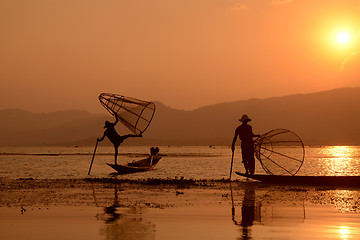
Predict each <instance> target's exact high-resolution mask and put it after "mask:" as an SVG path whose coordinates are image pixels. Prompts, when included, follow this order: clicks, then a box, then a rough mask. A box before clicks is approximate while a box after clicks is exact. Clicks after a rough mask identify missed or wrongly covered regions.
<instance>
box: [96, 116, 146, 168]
mask: <svg viewBox="0 0 360 240" xmlns="http://www.w3.org/2000/svg"><path fill="white" fill-rule="evenodd" d="M115 118H116V121H115V122H114V123H110V122H108V121H106V122H105V127H104V128H106V130H105V131H104V135H103V136H102V137H101V138H98V139H97V141H98V142H101V141H102V140H104V138H105V137H107V138H108V139H109V140H110V142H111V143H112V144H113V145H114V148H115V165H117V155H118V148H119V146H120V144H121V143H123V141H124V140H125V139H127V138H129V137H142V133H140V134H139V135H135V134H127V135H123V136H120V135H119V134H118V133H117V132H116V130H115V125H116V124H117V123H118V121H119V119H118V117H117V116H116V115H115Z"/></svg>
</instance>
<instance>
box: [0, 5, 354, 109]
mask: <svg viewBox="0 0 360 240" xmlns="http://www.w3.org/2000/svg"><path fill="white" fill-rule="evenodd" d="M359 12H360V1H358V0H319V1H313V0H293V1H291V0H258V1H254V0H248V1H246V0H242V1H241V0H239V1H236V0H171V1H169V0H135V1H133V0H131V1H130V0H106V1H98V0H61V1H58V0H1V1H0V30H1V38H0V52H1V55H0V79H1V83H2V84H1V89H0V98H1V101H0V109H6V108H23V109H26V110H30V111H35V112H43V111H45V112H46V111H55V110H65V109H70V108H71V109H81V110H88V111H91V112H102V107H101V105H100V104H99V102H98V100H97V96H98V95H99V94H100V93H101V92H111V93H118V94H123V95H126V96H131V97H136V98H140V99H144V100H152V101H160V102H163V103H164V104H166V105H168V106H171V107H174V108H178V109H194V108H197V107H201V106H204V105H210V104H215V103H219V102H229V101H237V100H244V99H249V98H266V97H272V96H283V95H289V94H294V93H309V92H317V91H322V90H327V89H332V88H338V87H347V86H351V87H357V86H360V68H359V66H360V17H359ZM341 31H343V32H346V33H347V34H349V41H348V42H347V43H339V42H337V41H336V34H337V33H338V32H341Z"/></svg>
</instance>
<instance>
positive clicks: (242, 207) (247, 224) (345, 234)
mask: <svg viewBox="0 0 360 240" xmlns="http://www.w3.org/2000/svg"><path fill="white" fill-rule="evenodd" d="M106 190H107V189H104V191H106ZM108 190H109V192H107V193H102V194H100V193H97V194H95V195H96V198H97V200H99V199H98V198H107V197H109V195H108V193H111V191H112V190H111V189H108ZM184 192H185V193H184V195H183V196H178V198H184V199H183V201H186V200H188V199H192V201H191V202H188V203H187V204H189V205H187V204H182V205H181V206H178V207H168V208H164V209H162V208H153V207H150V205H149V207H146V206H143V205H133V206H130V207H122V206H121V202H122V195H124V194H126V192H118V194H116V191H114V194H113V199H108V200H110V201H112V200H113V203H112V204H111V203H107V204H108V205H104V206H103V205H101V204H100V205H98V206H97V207H89V206H83V205H80V206H45V207H44V206H39V207H36V204H35V205H34V206H25V207H26V209H27V210H26V211H25V212H21V211H20V208H15V207H0V230H1V231H0V239H8V240H19V239H28V240H35V239H36V240H39V239H49V237H50V238H51V239H59V240H63V239H67V240H72V239H87V240H100V239H101V240H120V239H121V240H132V239H137V240H167V239H174V240H183V239H194V240H195V239H196V240H202V239H204V240H205V239H206V240H212V239H213V240H215V239H224V240H239V239H244V240H245V239H248V240H250V239H254V240H255V239H256V240H263V239H264V240H265V239H274V240H275V239H299V240H300V239H360V212H359V210H360V208H359V204H360V203H359V202H358V199H359V197H360V194H359V191H357V190H316V189H313V188H296V187H294V188H289V187H264V186H260V187H256V185H254V184H251V183H249V184H247V185H246V186H245V188H244V187H243V186H242V187H241V188H239V187H237V185H236V184H235V185H234V188H231V189H227V190H226V189H223V190H220V191H212V190H210V189H209V190H205V191H200V192H199V191H198V190H184ZM157 194H158V195H159V197H162V196H163V197H166V196H168V195H167V194H166V193H165V192H158V193H157ZM94 198H95V197H94ZM177 201H181V199H178V200H177ZM98 202H101V201H98ZM107 202H108V201H107Z"/></svg>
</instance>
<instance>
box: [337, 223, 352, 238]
mask: <svg viewBox="0 0 360 240" xmlns="http://www.w3.org/2000/svg"><path fill="white" fill-rule="evenodd" d="M339 233H340V239H344V240H346V239H350V238H351V235H350V228H349V227H345V226H340V228H339Z"/></svg>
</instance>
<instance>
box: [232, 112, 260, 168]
mask: <svg viewBox="0 0 360 240" xmlns="http://www.w3.org/2000/svg"><path fill="white" fill-rule="evenodd" d="M239 121H240V122H242V124H241V125H240V126H239V127H237V128H236V130H235V136H234V139H233V141H232V145H231V150H232V152H234V151H235V142H236V140H237V137H238V136H239V138H240V140H241V155H242V160H243V163H244V167H245V170H246V174H251V175H253V174H254V172H255V157H254V140H253V137H260V135H255V134H253V131H252V127H251V126H250V125H248V122H250V121H251V119H250V118H249V117H248V116H247V115H246V114H245V115H243V116H242V118H241V119H239Z"/></svg>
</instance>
